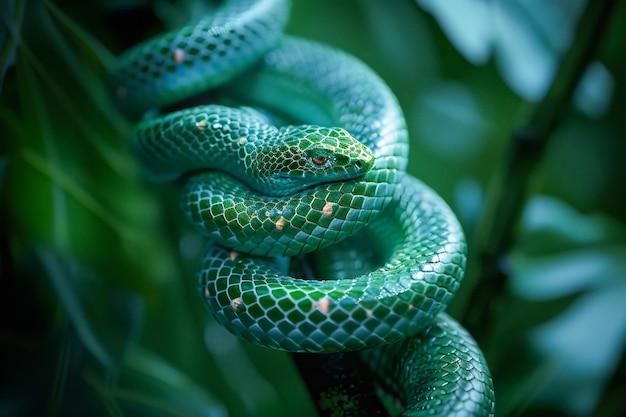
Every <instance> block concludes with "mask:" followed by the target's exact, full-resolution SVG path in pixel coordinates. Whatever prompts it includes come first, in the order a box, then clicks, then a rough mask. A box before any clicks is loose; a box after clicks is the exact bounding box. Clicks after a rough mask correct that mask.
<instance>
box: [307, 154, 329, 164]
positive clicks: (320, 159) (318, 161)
mask: <svg viewBox="0 0 626 417" xmlns="http://www.w3.org/2000/svg"><path fill="white" fill-rule="evenodd" d="M311 161H313V163H314V164H315V165H319V166H322V165H324V164H325V163H326V162H328V158H327V157H325V156H316V157H315V158H311Z"/></svg>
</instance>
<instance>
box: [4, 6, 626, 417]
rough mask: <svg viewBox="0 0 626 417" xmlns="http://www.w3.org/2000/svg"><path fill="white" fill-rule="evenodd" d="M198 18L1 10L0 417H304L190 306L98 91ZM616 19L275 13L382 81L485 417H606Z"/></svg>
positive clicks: (619, 216) (297, 391)
mask: <svg viewBox="0 0 626 417" xmlns="http://www.w3.org/2000/svg"><path fill="white" fill-rule="evenodd" d="M609 3H616V4H617V6H616V7H615V8H614V9H613V11H612V12H611V13H609V14H608V15H605V16H604V17H603V16H602V14H601V13H600V14H593V13H595V12H594V11H597V10H600V9H603V7H605V6H603V4H605V5H608V4H609ZM206 7H207V6H206V5H205V4H204V3H203V2H200V1H197V0H171V1H167V0H155V1H152V2H148V1H147V0H146V1H143V0H94V1H90V2H80V1H72V0H57V1H46V0H4V1H3V2H2V3H0V8H1V9H0V10H1V16H2V20H1V21H0V29H1V30H0V46H1V49H0V68H1V69H2V91H1V94H2V95H1V102H0V126H1V130H0V132H1V134H2V139H1V142H0V143H1V147H0V193H1V198H2V200H1V201H2V205H1V207H0V245H1V247H2V251H1V253H2V255H1V258H0V259H1V264H0V266H1V271H2V272H1V273H2V291H1V295H0V297H1V301H0V306H1V307H0V308H2V330H1V332H0V346H1V348H2V359H1V360H2V364H1V366H0V367H1V369H2V375H3V377H2V382H1V387H2V391H1V394H0V415H15V416H22V415H112V416H121V415H132V416H135V415H150V416H154V415H178V416H201V415H202V416H226V415H231V416H293V415H298V416H312V415H315V412H314V407H313V404H312V403H311V401H310V399H309V398H308V396H307V393H306V390H305V388H304V386H303V384H302V382H301V381H300V378H299V376H298V374H297V372H296V370H295V368H294V366H293V364H292V363H291V360H290V357H289V356H288V355H287V354H284V353H281V352H273V351H270V350H267V349H261V348H257V347H255V346H251V345H249V344H247V343H243V342H240V341H238V340H237V339H235V338H234V337H233V336H231V335H230V334H228V333H227V332H226V331H225V330H223V329H222V328H221V327H219V326H218V325H217V324H215V323H214V322H213V321H212V319H211V318H210V317H209V315H208V314H207V313H206V312H205V311H204V309H203V307H202V305H201V303H200V302H199V300H198V298H197V295H196V293H195V284H194V282H195V268H196V265H197V259H198V257H199V256H200V253H201V251H202V246H203V242H202V240H201V238H200V237H199V236H197V234H196V233H195V232H194V231H192V230H190V228H189V226H187V225H186V224H185V222H184V220H183V219H182V216H181V213H180V212H179V210H178V207H177V195H176V191H175V190H173V189H168V188H167V187H156V186H152V185H150V184H147V183H145V182H144V181H143V180H142V179H141V177H140V173H139V170H138V167H137V165H136V163H135V161H134V160H133V158H132V156H131V155H130V154H129V152H128V149H127V144H126V138H127V137H128V131H129V128H130V126H129V125H128V123H127V122H126V121H125V120H124V119H123V118H122V117H121V116H120V115H119V114H118V113H117V112H116V111H115V110H114V109H113V108H112V107H111V105H110V103H109V102H108V96H107V92H106V90H105V88H104V86H103V83H102V79H103V74H104V68H105V67H106V65H107V64H108V63H109V62H110V60H111V59H113V57H114V55H115V54H117V53H119V51H121V50H123V49H124V48H125V47H127V46H129V45H131V44H133V43H135V42H137V41H138V40H140V39H143V38H145V37H146V36H148V35H150V34H154V33H158V32H160V31H162V30H163V29H164V28H167V27H173V26H177V25H179V24H181V23H182V22H185V21H187V20H188V19H189V17H190V16H192V17H193V16H197V15H198V14H200V13H203V12H204V11H205V9H206ZM585 10H588V12H587V16H588V18H587V19H586V20H585V19H584V18H581V16H584V15H585V12H584V11H585ZM604 18H607V19H606V20H603V19H604ZM625 19H626V7H625V4H624V3H621V2H620V3H618V2H614V1H607V2H606V3H605V2H604V1H602V0H589V4H587V3H586V2H585V1H584V0H492V1H476V0H474V1H471V0H454V1H452V0H449V1H446V2H441V1H439V2H438V1H434V0H417V1H416V2H412V1H409V0H392V1H385V2H383V1H375V0H369V1H357V0H342V1H336V0H334V1H333V0H318V1H315V2H312V1H311V2H310V1H305V0H295V1H294V6H293V12H292V19H291V23H290V26H289V29H288V32H290V33H292V34H297V35H301V36H305V37H309V38H312V39H317V40H321V41H324V42H327V43H329V44H332V45H335V46H337V47H340V48H343V49H345V50H347V51H350V52H352V53H353V54H355V55H357V56H358V57H360V58H361V59H363V60H364V61H365V62H367V63H368V64H369V65H371V66H372V67H373V68H374V69H375V70H376V71H377V72H378V73H379V74H380V75H381V76H382V77H383V78H384V79H385V80H386V81H387V82H388V83H389V85H390V86H391V88H392V89H393V90H394V91H395V93H396V94H397V96H398V97H399V99H400V101H401V103H402V106H403V108H404V110H405V114H406V117H407V120H408V123H409V127H410V134H411V145H412V149H411V165H410V167H409V171H410V172H411V173H412V174H414V175H415V176H417V177H419V178H421V179H422V180H424V181H425V182H426V183H428V184H429V185H431V186H432V187H433V188H434V189H436V190H437V191H438V192H439V193H441V195H442V196H443V197H444V198H445V199H446V200H447V201H448V202H449V203H450V204H451V206H452V207H453V209H454V210H455V211H456V212H457V213H458V216H459V218H460V219H461V221H462V223H463V225H464V228H465V231H466V234H467V236H468V240H469V242H470V251H471V252H470V262H469V271H468V274H467V279H466V281H467V282H466V283H465V284H466V285H465V286H464V288H463V289H462V291H461V294H459V296H458V297H457V299H456V300H455V302H454V303H453V305H452V306H451V307H450V310H451V312H452V313H453V315H455V316H456V317H458V318H459V319H461V320H463V321H464V322H465V323H466V324H467V326H468V327H469V328H470V329H471V330H472V333H473V334H474V335H475V336H476V338H477V339H478V341H479V343H480V345H481V346H482V348H483V350H484V352H485V354H486V356H487V358H488V360H489V363H490V366H491V369H492V372H493V376H494V381H495V385H496V395H497V410H498V415H501V416H508V415H511V416H513V415H516V416H538V415H551V416H553V415H563V416H574V417H578V416H591V415H594V416H617V415H623V414H624V413H626V408H624V405H623V392H625V390H626V382H625V377H624V375H625V372H626V368H625V364H624V347H625V345H626V304H625V302H624V300H626V224H625V221H626V210H624V207H625V206H624V202H625V201H624V200H625V192H624V190H625V189H626V188H625V185H626V184H625V182H624V179H625V178H626V176H625V170H626V164H625V161H626V146H625V143H626V142H625V132H626V129H625V126H624V114H626V100H625V99H626V94H624V89H625V88H626V82H625V81H626V79H625V78H626V77H625V76H626V71H625V70H626V68H625V66H626V60H624V46H625V45H626V44H625V42H624V41H625V39H626V27H624V25H619V24H617V22H623V21H625ZM581 21H585V22H586V25H583V26H579V25H578V24H579V22H581ZM602 29H604V34H603V36H602V37H601V38H598V39H595V38H594V36H595V35H596V34H598V35H599V34H600V32H601V30H602ZM577 35H578V36H577ZM575 39H576V41H574V40H575ZM596 41H597V42H596ZM586 42H587V43H590V44H591V46H592V47H591V48H589V51H592V52H593V54H589V53H582V54H579V55H576V54H573V55H567V51H568V50H570V48H572V46H574V49H576V48H579V49H581V48H582V49H584V50H585V51H587V49H585V48H584V45H586ZM594 44H595V45H597V48H595V49H594V48H593V45H594ZM564 57H566V58H564ZM564 60H565V61H564ZM559 68H561V71H559ZM570 70H571V71H570ZM578 70H580V72H581V73H582V80H581V81H580V82H576V83H574V84H573V85H572V89H570V88H569V87H568V85H567V83H563V82H562V81H563V80H567V79H574V80H575V79H576V76H575V74H576V72H577V71H578ZM556 74H559V75H558V76H556ZM568 74H569V75H568ZM572 74H573V75H572ZM555 77H556V80H557V83H556V84H554V81H555ZM568 77H569V78H568ZM551 86H554V88H553V89H552V90H550V87H551ZM570 90H571V92H572V96H571V97H569V92H570ZM548 91H550V93H549V94H548ZM546 97H547V99H546ZM552 122H554V123H553V125H550V123H552ZM547 125H550V126H548V127H549V128H546V126H547ZM552 127H553V128H552ZM507 190H508V191H507ZM620 393H621V394H620Z"/></svg>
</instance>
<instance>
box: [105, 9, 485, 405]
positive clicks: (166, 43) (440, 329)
mask: <svg viewBox="0 0 626 417" xmlns="http://www.w3.org/2000/svg"><path fill="white" fill-rule="evenodd" d="M288 9H289V4H288V3H287V1H285V0H254V1H244V0H236V1H229V2H226V3H225V4H224V5H222V6H221V7H220V8H219V9H218V10H217V11H216V12H215V13H214V14H213V15H211V16H210V17H207V18H204V19H202V20H200V21H198V22H197V23H196V24H194V25H191V26H188V27H185V28H183V29H181V30H179V31H176V32H172V33H169V34H166V35H163V36H161V37H158V38H155V39H153V40H149V41H147V42H145V43H142V44H140V45H139V46H136V47H134V48H131V49H130V50H129V51H127V52H126V53H124V54H123V55H122V56H121V57H120V58H119V60H118V61H117V65H116V66H115V67H114V68H112V70H111V73H110V82H111V85H112V90H113V91H114V94H113V95H114V99H115V100H116V102H117V104H118V105H119V107H120V108H121V109H123V110H124V111H125V112H127V113H128V114H129V115H134V116H137V115H141V114H143V113H144V112H145V111H146V110H148V109H150V108H152V107H156V108H161V107H164V106H167V105H170V104H172V103H175V102H178V101H180V100H182V99H185V98H188V97H189V96H192V95H194V94H197V93H200V92H202V91H206V90H208V89H211V88H214V87H218V86H219V89H220V91H221V93H222V94H223V95H224V96H227V97H229V98H230V99H231V100H237V102H239V103H243V104H245V105H247V106H254V108H255V109H265V110H264V111H266V112H267V113H264V114H261V113H260V112H259V111H257V110H253V109H252V108H250V107H243V108H239V109H233V108H229V107H223V106H221V105H214V104H211V105H202V106H196V107H191V108H188V109H184V110H179V111H176V112H173V113H169V114H165V115H159V116H153V117H146V118H144V120H143V121H142V122H141V123H140V124H139V126H138V127H137V129H136V130H135V133H134V134H133V142H132V143H133V145H132V146H133V147H134V150H135V153H136V154H137V156H138V158H139V159H140V160H141V161H142V163H143V165H144V167H145V170H146V171H147V173H148V175H149V176H151V177H153V178H156V179H174V178H183V179H184V182H185V186H184V191H183V199H182V207H183V210H184V212H185V213H186V214H187V216H188V218H189V220H190V221H191V222H192V223H193V224H194V225H196V226H197V228H198V229H199V230H201V231H202V232H203V233H204V234H205V235H207V236H208V237H209V238H210V239H211V240H212V242H213V244H212V245H211V246H210V248H209V249H208V252H207V254H206V256H205V257H204V259H203V261H202V268H201V271H200V273H199V281H198V290H199V293H200V296H201V297H202V299H203V300H204V302H205V304H206V305H207V307H208V309H209V310H210V312H211V313H212V314H213V316H214V317H215V319H216V320H217V321H218V322H219V323H221V324H222V325H224V326H225V327H226V328H227V329H228V330H230V331H231V332H233V333H234V334H237V335H239V336H241V337H242V338H244V339H246V340H248V341H251V342H253V343H256V344H259V345H263V346H267V347H271V348H275V349H282V350H288V351H292V352H339V351H352V350H364V353H363V356H364V358H365V360H366V362H368V363H369V364H370V365H371V366H372V369H373V370H374V371H375V372H376V373H378V374H379V376H380V377H381V379H382V381H383V383H384V384H385V385H386V386H389V387H391V388H393V389H394V390H396V391H397V395H398V396H399V397H400V398H401V399H403V401H404V404H405V415H407V416H413V415H422V414H423V415H489V414H493V407H494V402H493V388H492V385H491V378H490V376H489V371H488V369H487V367H486V365H485V363H484V359H483V357H482V354H481V353H480V351H479V349H478V348H477V346H476V344H475V342H474V341H473V340H472V339H471V337H470V336H469V335H468V334H467V332H466V331H465V330H464V329H462V328H461V327H460V325H459V324H458V323H456V322H455V321H454V320H453V319H452V318H450V317H449V316H447V315H446V314H445V313H443V312H442V310H443V309H444V308H445V305H446V303H447V302H448V301H449V300H450V299H451V297H452V296H453V295H454V293H455V292H456V290H457V289H458V287H459V284H460V280H461V278H462V275H463V271H464V267H465V250H466V246H465V240H464V236H463V233H462V230H461V227H460V225H459V224H458V222H457V220H456V218H455V216H454V214H453V213H452V212H451V210H450V209H449V208H448V207H447V205H446V204H445V203H444V202H443V201H442V200H441V199H440V198H439V197H438V196H437V195H436V193H434V192H433V191H432V190H430V189H429V188H428V187H426V186H425V185H424V184H422V183H421V182H420V181H418V180H417V179H415V178H413V177H411V176H410V175H408V174H406V173H405V167H406V163H407V155H408V136H407V129H406V126H405V121H404V118H403V116H402V112H401V109H400V107H399V105H398V103H397V101H396V99H395V97H394V96H393V94H392V93H391V91H390V90H389V88H388V87H387V86H386V85H385V84H384V82H383V81H382V80H381V79H380V78H379V77H378V76H377V75H376V74H374V73H373V72H372V71H371V70H370V69H369V68H368V67H366V66H365V65H364V64H363V63H361V62H360V61H359V60H357V59H355V58H353V57H351V56H349V55H348V54H346V53H344V52H341V51H339V50H336V49H333V48H331V47H329V46H325V45H321V44H317V43H314V42H310V41H306V40H302V39H297V38H291V37H287V36H285V35H283V34H282V29H283V27H284V25H285V23H286V21H287V16H288ZM277 120H279V121H281V124H282V122H285V121H288V122H289V121H294V120H295V121H299V122H305V123H312V124H310V125H302V126H291V125H289V126H284V127H280V128H277V127H274V125H273V122H275V121H277ZM326 126H333V127H326ZM357 232H359V233H358V234H357V235H355V234H356V233H357ZM346 239H347V240H346ZM350 239H354V240H353V241H352V243H348V244H346V243H345V242H350ZM364 240H368V241H369V242H368V243H371V244H372V245H375V246H377V247H378V248H379V249H378V250H377V255H376V256H377V257H378V258H380V261H379V262H377V263H376V267H375V268H373V269H372V270H369V271H367V270H366V271H365V272H364V273H362V274H360V273H359V274H358V276H354V275H355V272H354V271H355V268H357V267H355V266H354V265H351V266H349V267H345V266H339V267H335V268H334V269H333V266H332V265H329V264H330V261H329V259H331V258H334V259H337V260H338V261H339V262H340V265H343V264H341V262H345V261H346V259H347V258H349V257H354V251H355V248H356V247H357V245H358V244H360V243H362V242H363V241H364ZM313 251H317V252H316V254H317V257H318V258H321V259H322V260H321V261H320V266H319V268H318V275H319V274H320V273H321V274H323V275H324V278H329V279H323V280H322V279H301V278H294V277H291V276H290V275H288V271H287V270H286V269H285V267H284V265H285V262H282V261H281V260H282V259H283V258H282V257H286V256H294V255H299V254H303V253H309V252H313ZM358 256H362V257H368V256H369V257H370V258H371V255H365V254H362V255H358ZM358 256H357V259H358ZM276 257H279V258H276ZM378 258H377V259H378ZM369 260H371V259H369ZM369 260H367V261H365V260H364V261H363V262H365V263H369ZM326 266H330V270H329V271H327V272H323V271H324V270H323V267H326ZM330 278H332V279H330Z"/></svg>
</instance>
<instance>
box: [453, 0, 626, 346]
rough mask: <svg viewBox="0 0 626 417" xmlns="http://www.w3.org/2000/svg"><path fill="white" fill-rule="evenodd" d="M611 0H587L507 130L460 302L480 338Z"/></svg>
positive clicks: (471, 328)
mask: <svg viewBox="0 0 626 417" xmlns="http://www.w3.org/2000/svg"><path fill="white" fill-rule="evenodd" d="M617 3H618V2H617V0H590V1H589V2H588V3H587V6H586V8H585V10H584V12H583V14H582V16H581V19H580V21H579V23H578V27H577V31H576V36H575V38H574V41H573V42H572V46H571V48H570V49H569V51H568V52H567V53H566V55H565V56H564V57H563V60H562V61H561V63H560V65H559V68H558V71H557V73H556V76H555V78H554V81H553V83H552V85H551V86H550V89H549V91H548V92H547V94H546V96H545V97H544V99H543V100H542V101H541V102H540V103H539V104H538V105H537V106H536V107H535V109H534V111H533V113H532V114H531V116H530V118H529V119H528V121H527V122H526V123H525V124H524V125H522V126H521V127H520V128H519V129H517V130H516V131H515V132H514V133H513V137H512V141H511V144H510V147H509V150H508V155H507V158H506V160H505V162H504V165H503V167H502V173H501V175H499V176H498V177H497V178H496V179H495V180H496V181H497V184H495V187H494V189H493V191H494V192H493V194H491V198H490V199H489V200H488V201H487V209H486V210H485V214H484V216H483V219H482V223H481V224H480V226H479V229H478V232H477V234H476V236H477V241H476V242H474V248H475V250H476V252H475V253H477V254H478V257H477V258H476V259H477V262H474V263H473V264H471V265H470V268H469V270H468V279H467V282H466V285H473V289H472V290H471V293H470V296H469V297H468V300H467V302H466V304H465V306H464V307H465V312H466V313H465V315H464V325H465V326H466V327H467V329H468V330H469V331H470V332H471V333H472V334H473V335H474V337H476V338H477V340H479V341H480V340H481V339H482V338H483V336H484V332H485V331H487V330H488V329H489V328H490V326H489V323H490V321H491V318H492V317H493V315H494V314H495V313H496V311H497V310H498V309H499V306H498V305H497V302H498V300H500V299H501V298H500V295H501V294H502V293H503V291H504V288H505V283H506V279H507V271H506V268H505V267H504V264H505V263H504V259H505V256H506V254H507V253H508V252H509V251H510V249H511V247H512V244H513V241H514V235H515V230H516V227H517V225H518V224H519V219H520V217H521V213H522V210H523V208H524V206H525V203H526V201H527V199H528V184H529V182H530V179H531V177H532V174H533V172H534V171H535V169H536V167H537V165H538V164H539V162H540V161H541V158H542V156H543V154H544V151H545V148H546V145H547V143H548V141H549V140H550V138H551V137H552V133H553V132H554V129H555V127H556V126H557V125H558V123H559V122H560V121H561V120H562V118H563V116H564V114H565V113H566V112H567V111H568V110H569V108H570V107H569V103H570V102H571V99H572V95H573V93H574V91H575V89H576V86H577V85H578V83H579V81H580V79H581V77H582V75H583V73H584V71H585V70H586V69H587V67H588V66H589V64H590V63H591V62H592V60H593V59H594V58H595V56H596V53H597V50H598V47H599V45H600V43H601V40H602V37H603V35H604V33H605V32H606V29H607V28H608V26H609V20H610V18H611V16H612V13H613V11H614V9H615V7H616V5H617Z"/></svg>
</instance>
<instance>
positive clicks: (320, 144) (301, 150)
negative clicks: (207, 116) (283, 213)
mask: <svg viewBox="0 0 626 417" xmlns="http://www.w3.org/2000/svg"><path fill="white" fill-rule="evenodd" d="M257 157H258V158H257V163H256V164H255V165H256V168H255V169H256V171H257V173H258V175H260V176H262V177H263V181H266V182H267V183H268V185H269V186H268V187H267V188H271V193H272V194H275V195H287V194H291V193H294V192H298V191H301V190H304V189H306V188H309V187H311V186H314V185H317V184H321V183H327V182H334V181H343V180H348V179H352V178H356V177H359V176H361V175H363V174H365V173H366V172H367V171H369V170H370V169H371V168H372V166H373V165H374V154H373V153H372V151H371V150H370V149H369V148H368V147H367V146H365V145H363V144H362V143H361V142H359V141H358V140H356V139H355V138H354V137H352V135H350V134H349V133H348V132H347V131H346V130H345V129H341V128H327V127H319V126H288V127H285V128H282V129H281V131H280V138H278V139H276V141H274V142H273V146H269V147H268V148H266V149H264V150H263V151H262V152H260V153H259V154H258V155H257ZM270 184H271V185H270Z"/></svg>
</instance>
